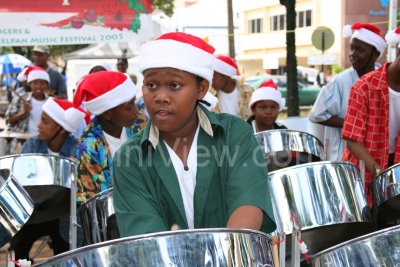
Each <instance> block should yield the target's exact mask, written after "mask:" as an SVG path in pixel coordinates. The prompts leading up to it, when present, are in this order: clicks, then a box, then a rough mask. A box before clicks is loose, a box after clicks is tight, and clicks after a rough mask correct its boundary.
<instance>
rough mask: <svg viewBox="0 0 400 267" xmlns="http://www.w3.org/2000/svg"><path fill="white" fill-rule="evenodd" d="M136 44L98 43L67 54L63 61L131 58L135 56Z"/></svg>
mask: <svg viewBox="0 0 400 267" xmlns="http://www.w3.org/2000/svg"><path fill="white" fill-rule="evenodd" d="M138 48H139V46H138V44H137V43H134V42H131V43H100V44H92V45H89V46H88V47H85V48H82V49H79V50H76V51H74V52H71V53H68V54H66V55H65V56H64V59H65V60H70V59H116V58H121V57H125V58H131V57H134V56H136V55H137V50H138Z"/></svg>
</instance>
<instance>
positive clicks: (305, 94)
mask: <svg viewBox="0 0 400 267" xmlns="http://www.w3.org/2000/svg"><path fill="white" fill-rule="evenodd" d="M255 77H258V78H257V79H256V78H255ZM268 79H272V80H273V81H274V83H275V84H276V86H278V89H279V91H280V92H281V93H282V96H283V97H285V98H286V99H287V77H286V76H284V75H262V76H254V77H251V78H249V79H248V80H246V81H247V84H248V85H250V86H251V87H253V88H254V89H256V88H258V87H259V86H260V85H261V84H262V83H263V82H265V81H266V80H268ZM246 81H245V84H246ZM297 87H298V90H299V105H300V106H310V105H313V104H314V102H315V100H316V99H317V97H318V94H319V92H320V90H321V88H320V87H319V86H314V85H306V84H304V83H302V82H297ZM288 102H289V101H286V105H287V103H288Z"/></svg>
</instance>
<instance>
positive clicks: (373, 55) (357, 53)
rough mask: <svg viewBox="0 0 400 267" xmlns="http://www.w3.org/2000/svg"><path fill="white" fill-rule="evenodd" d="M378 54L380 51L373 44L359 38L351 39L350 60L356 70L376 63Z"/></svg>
mask: <svg viewBox="0 0 400 267" xmlns="http://www.w3.org/2000/svg"><path fill="white" fill-rule="evenodd" d="M378 56H379V54H378V52H377V51H376V49H375V47H373V46H372V45H370V44H367V43H366V42H363V41H361V40H358V39H357V38H353V39H351V42H350V62H351V65H352V66H353V68H354V69H355V70H361V69H363V68H365V67H366V66H368V65H370V64H372V65H373V64H375V61H376V59H377V58H378Z"/></svg>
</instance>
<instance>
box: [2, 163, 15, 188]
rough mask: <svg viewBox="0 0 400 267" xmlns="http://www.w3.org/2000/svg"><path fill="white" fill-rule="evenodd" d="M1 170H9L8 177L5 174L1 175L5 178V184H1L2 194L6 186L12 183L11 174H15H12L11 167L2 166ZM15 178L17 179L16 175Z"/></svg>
mask: <svg viewBox="0 0 400 267" xmlns="http://www.w3.org/2000/svg"><path fill="white" fill-rule="evenodd" d="M0 170H8V177H3V176H1V175H0V177H1V178H3V179H4V183H3V185H2V186H0V194H1V193H2V192H3V190H4V189H5V188H6V186H7V185H8V184H9V183H11V182H10V179H9V178H11V176H13V175H12V173H11V170H10V169H9V168H0ZM13 177H14V176H13ZM14 179H16V178H15V177H14Z"/></svg>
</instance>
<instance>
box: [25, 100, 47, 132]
mask: <svg viewBox="0 0 400 267" xmlns="http://www.w3.org/2000/svg"><path fill="white" fill-rule="evenodd" d="M45 102H46V99H44V100H36V99H35V98H33V97H32V98H31V104H32V109H31V111H30V112H29V119H28V131H27V132H28V134H29V135H31V136H35V135H37V134H38V124H39V122H40V116H41V115H42V106H43V104H44V103H45Z"/></svg>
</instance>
